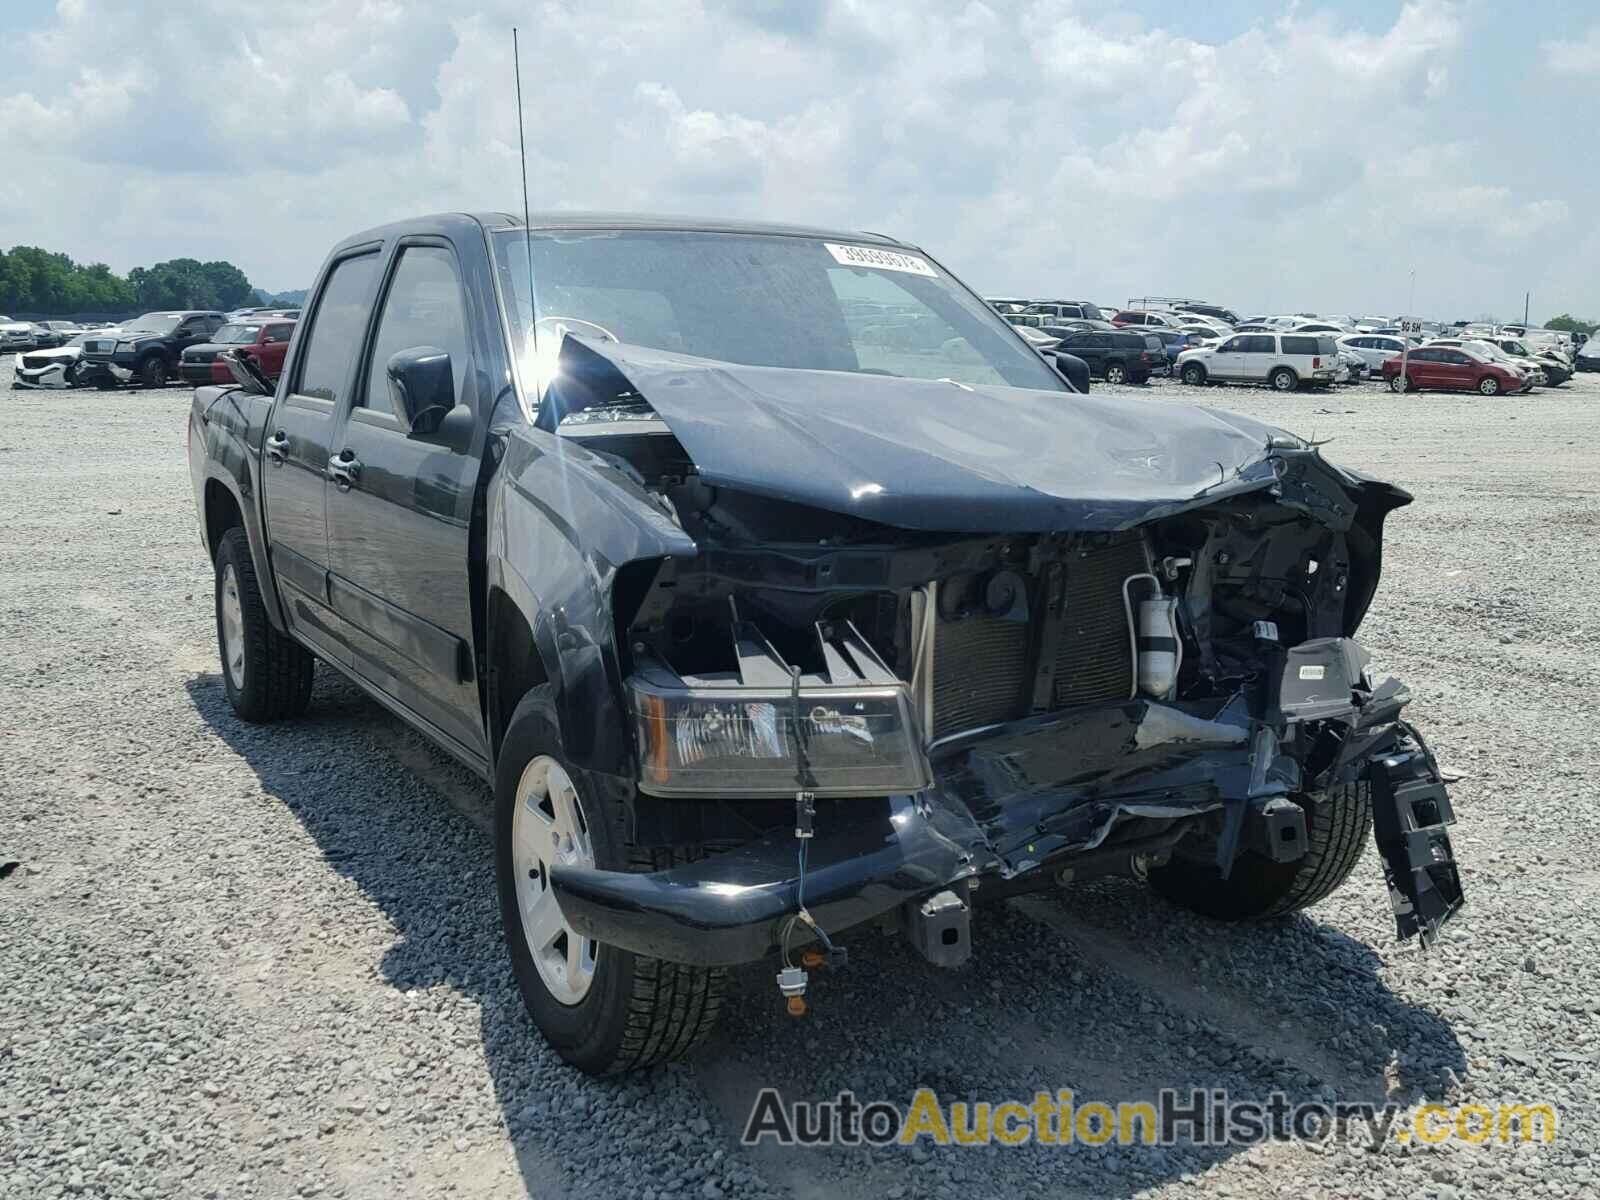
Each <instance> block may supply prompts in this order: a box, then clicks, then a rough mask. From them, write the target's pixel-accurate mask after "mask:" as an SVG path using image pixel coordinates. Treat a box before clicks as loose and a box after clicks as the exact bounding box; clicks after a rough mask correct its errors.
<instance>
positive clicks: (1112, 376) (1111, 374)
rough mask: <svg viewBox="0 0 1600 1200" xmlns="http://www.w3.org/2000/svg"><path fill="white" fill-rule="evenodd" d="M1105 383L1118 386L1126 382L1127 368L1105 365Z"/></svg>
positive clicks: (1111, 364) (1115, 364)
mask: <svg viewBox="0 0 1600 1200" xmlns="http://www.w3.org/2000/svg"><path fill="white" fill-rule="evenodd" d="M1106 382H1107V383H1112V384H1120V383H1127V382H1128V368H1127V367H1125V366H1123V365H1122V364H1121V363H1107V364H1106Z"/></svg>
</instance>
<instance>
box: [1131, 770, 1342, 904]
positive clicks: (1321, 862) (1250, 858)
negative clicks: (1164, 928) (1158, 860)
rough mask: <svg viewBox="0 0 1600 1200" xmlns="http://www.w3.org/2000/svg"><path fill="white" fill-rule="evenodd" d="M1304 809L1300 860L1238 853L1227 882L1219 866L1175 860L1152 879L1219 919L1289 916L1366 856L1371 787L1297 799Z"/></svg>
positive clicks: (1178, 900)
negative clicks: (1304, 845) (1304, 844)
mask: <svg viewBox="0 0 1600 1200" xmlns="http://www.w3.org/2000/svg"><path fill="white" fill-rule="evenodd" d="M1295 799H1296V800H1297V801H1298V802H1299V803H1300V804H1301V805H1302V806H1303V807H1304V808H1305V810H1306V834H1307V840H1308V842H1309V843H1310V844H1309V845H1308V847H1307V849H1306V853H1305V855H1304V856H1303V857H1302V858H1299V859H1297V860H1296V861H1294V862H1287V863H1279V862H1273V861H1272V860H1271V859H1269V858H1267V857H1265V856H1264V855H1260V854H1257V853H1256V852H1255V851H1253V850H1240V851H1239V855H1238V857H1237V858H1235V859H1234V862H1233V870H1232V871H1231V872H1229V874H1228V878H1227V879H1223V878H1222V874H1221V872H1220V871H1218V870H1217V866H1216V863H1215V862H1213V861H1212V860H1211V859H1210V858H1209V857H1207V858H1205V859H1203V860H1202V859H1183V858H1174V859H1173V860H1172V861H1171V862H1169V863H1167V864H1166V865H1165V866H1161V867H1156V868H1154V869H1152V870H1151V872H1150V883H1151V885H1152V886H1153V887H1154V888H1155V889H1156V891H1158V892H1160V893H1161V894H1162V895H1163V896H1165V897H1166V898H1167V899H1168V900H1171V901H1172V902H1173V903H1174V904H1176V905H1178V906H1179V907H1180V908H1187V909H1189V910H1190V911H1191V912H1197V913H1199V914H1200V915H1201V916H1206V917H1212V918H1215V919H1216V920H1219V921H1261V920H1267V919H1269V918H1272V917H1282V916H1287V915H1288V914H1289V913H1295V912H1299V911H1300V910H1301V909H1303V908H1309V907H1310V906H1311V905H1313V904H1316V903H1318V902H1320V901H1322V900H1326V899H1327V898H1328V897H1329V896H1331V895H1333V893H1334V892H1336V891H1337V890H1338V889H1339V887H1340V886H1341V885H1342V884H1343V883H1344V881H1345V880H1346V879H1348V878H1349V877H1350V872H1351V871H1353V870H1354V869H1355V865H1356V863H1357V862H1359V861H1360V859H1361V854H1362V852H1363V851H1364V850H1365V849H1366V846H1367V838H1368V836H1369V835H1370V834H1371V832H1372V792H1371V788H1370V785H1368V784H1365V783H1354V784H1348V785H1346V786H1345V787H1341V788H1334V789H1333V790H1331V791H1328V792H1319V793H1316V794H1312V795H1301V796H1296V797H1295Z"/></svg>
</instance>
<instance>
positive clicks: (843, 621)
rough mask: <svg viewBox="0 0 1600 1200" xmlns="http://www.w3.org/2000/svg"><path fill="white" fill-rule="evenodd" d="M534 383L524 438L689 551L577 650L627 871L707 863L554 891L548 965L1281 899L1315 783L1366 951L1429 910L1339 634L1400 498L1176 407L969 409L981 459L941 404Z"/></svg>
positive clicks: (682, 370)
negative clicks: (621, 748)
mask: <svg viewBox="0 0 1600 1200" xmlns="http://www.w3.org/2000/svg"><path fill="white" fill-rule="evenodd" d="M562 362H563V367H564V370H563V381H564V382H563V384H562V387H561V389H560V390H559V392H557V391H555V390H553V391H552V393H551V395H550V396H549V397H548V399H547V403H546V404H545V405H544V406H543V407H542V408H541V411H540V424H541V425H543V426H545V427H546V428H547V429H548V430H549V431H550V432H559V434H560V435H561V436H562V437H563V439H567V440H570V441H572V442H576V443H579V444H581V445H582V446H584V447H585V448H586V449H587V450H588V451H589V452H591V453H593V454H595V455H597V456H600V457H601V458H602V459H603V460H605V461H606V462H607V463H608V464H610V465H611V466H612V467H614V468H615V469H616V470H617V471H618V472H619V473H620V474H622V475H624V476H626V477H627V478H628V479H629V480H630V481H631V482H632V483H633V484H634V485H635V486H636V487H637V488H639V489H640V490H641V491H642V492H643V493H645V494H647V495H648V496H650V497H651V499H652V502H653V503H655V504H656V505H657V506H658V507H659V509H660V510H661V512H662V513H663V514H664V515H665V516H667V517H669V518H670V520H671V521H672V522H673V523H675V524H676V525H677V526H679V527H680V528H681V529H682V530H683V531H684V532H685V533H686V534H688V536H689V537H690V538H692V539H693V542H694V544H695V546H696V547H697V548H698V553H697V554H696V555H695V556H693V557H683V558H661V559H643V560H639V561H636V562H632V563H629V564H628V565H626V566H624V567H623V568H621V569H620V570H619V572H618V574H617V576H616V581H615V585H614V589H613V595H612V619H613V621H614V624H615V629H614V634H615V645H616V647H617V655H618V669H619V673H620V686H621V689H622V691H623V693H624V696H625V707H626V711H627V712H628V714H629V717H630V720H631V724H632V733H633V745H634V751H635V753H636V755H637V780H636V787H637V790H636V794H635V795H634V797H633V801H632V807H631V811H630V813H629V830H628V833H629V836H630V839H631V840H632V841H634V842H635V843H636V844H639V845H644V846H651V845H660V846H681V845H694V846H697V847H701V848H703V849H704V850H705V852H706V853H705V854H704V856H703V857H698V858H697V859H696V860H695V861H694V862H691V863H688V864H685V865H682V866H678V867H675V868H672V869H670V870H666V871H660V872H656V873H653V874H630V873H625V872H612V871H603V870H594V869H582V868H556V869H555V870H554V871H552V874H551V884H552V886H553V888H554V889H555V892H556V895H557V896H558V897H559V901H560V904H561V909H562V912H563V914H564V915H565V917H566V919H567V920H568V922H569V923H570V924H571V925H572V926H573V928H575V929H576V930H578V931H579V932H580V933H581V934H583V935H585V936H588V937H593V938H596V939H598V940H600V941H601V942H604V943H608V944H611V945H615V946H619V947H622V948H624V949H627V950H631V951H634V952H637V953H641V954H646V955H650V956H654V957H658V958H664V959H669V960H674V961H681V962H692V963H700V964H708V965H723V964H733V963H739V962H746V961H751V960H754V959H757V958H760V957H762V956H763V955H765V954H767V953H768V952H769V951H771V950H772V949H774V948H775V947H779V946H786V945H787V942H788V939H789V938H790V936H791V935H793V934H794V933H795V932H796V921H797V920H800V921H801V922H803V923H804V924H805V925H806V926H807V927H808V929H807V930H805V931H802V932H814V933H815V935H816V936H818V937H820V938H822V939H823V940H824V941H826V940H827V939H828V936H829V935H830V934H834V933H838V932H839V931H842V930H845V929H848V928H850V927H851V926H854V925H857V924H860V923H862V922H865V921H869V920H873V919H875V918H887V919H893V920H896V921H898V922H900V923H901V924H902V926H903V927H904V928H905V930H906V932H907V934H908V936H910V938H911V940H912V942H913V944H915V945H916V946H917V947H918V948H919V949H920V950H921V951H922V952H923V953H924V954H926V955H927V956H928V957H929V958H930V959H932V960H933V961H935V962H939V963H944V964H954V963H957V962H960V961H962V959H964V957H965V955H966V953H967V951H968V949H969V947H970V921H969V913H970V905H971V901H972V900H973V898H974V892H975V891H977V890H980V889H982V890H983V891H984V892H985V894H1009V893H1011V892H1015V891H1021V890H1026V889H1029V888H1034V887H1045V886H1053V885H1054V884H1055V883H1057V882H1065V881H1069V880H1073V879H1082V878H1087V877H1091V876H1093V875H1097V874H1106V873H1126V874H1133V875H1136V876H1139V877H1145V876H1147V875H1149V874H1150V873H1151V872H1162V871H1165V870H1170V869H1173V864H1187V865H1188V869H1191V870H1201V871H1206V872H1214V873H1215V877H1216V879H1217V880H1219V881H1222V882H1223V883H1226V881H1228V880H1229V879H1230V878H1231V877H1232V876H1233V875H1234V873H1235V872H1236V871H1239V870H1243V869H1246V868H1248V869H1250V870H1263V869H1265V868H1263V867H1262V864H1274V865H1281V866H1282V867H1283V869H1284V871H1286V872H1288V873H1290V874H1292V873H1293V871H1294V867H1295V864H1296V863H1298V862H1300V861H1301V860H1302V859H1304V858H1305V856H1306V855H1308V854H1312V853H1314V852H1316V851H1315V848H1314V847H1313V845H1312V838H1311V825H1310V819H1311V813H1312V811H1313V809H1314V807H1315V805H1316V804H1317V803H1319V802H1325V801H1319V800H1318V798H1319V797H1328V796H1330V795H1332V794H1335V793H1337V792H1340V791H1341V789H1349V788H1351V787H1359V788H1361V789H1364V792H1363V794H1364V795H1365V796H1366V797H1367V799H1366V801H1364V802H1366V803H1370V805H1371V810H1372V822H1373V826H1374V829H1375V833H1376V838H1377V841H1378V844H1379V849H1380V852H1381V855H1382V859H1383V866H1384V871H1385V874H1386V876H1387V878H1388V882H1389V888H1390V894H1391V897H1392V900H1393V904H1394V909H1395V914H1396V920H1397V925H1398V929H1399V933H1400V935H1401V936H1402V937H1409V936H1411V935H1412V934H1418V935H1420V936H1421V937H1422V939H1423V941H1424V942H1425V943H1426V942H1428V941H1431V940H1432V939H1433V938H1434V937H1435V936H1437V933H1438V930H1439V928H1440V926H1441V925H1442V924H1443V923H1444V922H1445V921H1446V920H1447V919H1449V917H1450V916H1451V915H1452V914H1453V913H1454V912H1455V911H1456V909H1457V908H1458V907H1459V906H1460V904H1461V887H1460V881H1459V877H1458V875H1457V872H1456V869H1455V866H1454V860H1453V856H1452V851H1451V848H1450V841H1449V837H1448V835H1447V833H1446V832H1445V827H1446V826H1447V825H1448V824H1449V823H1450V822H1451V820H1452V819H1453V817H1452V813H1451V810H1450V805H1449V800H1448V797H1447V795H1446V792H1445V789H1444V786H1443V783H1442V781H1441V779H1440V776H1439V772H1438V769H1437V765H1436V764H1435V762H1434V760H1433V758H1432V755H1431V754H1430V753H1429V751H1428V749H1427V746H1426V744H1425V743H1424V742H1423V741H1422V739H1421V737H1420V736H1419V735H1418V734H1417V733H1416V731H1415V730H1414V729H1412V728H1411V727H1410V726H1409V725H1408V724H1407V723H1406V722H1405V721H1404V720H1403V717H1402V711H1403V709H1404V707H1405V705H1406V703H1407V701H1408V700H1409V694H1408V693H1407V691H1406V689H1405V688H1404V687H1403V686H1402V685H1400V684H1399V683H1397V682H1396V681H1394V680H1389V681H1386V682H1384V683H1381V684H1374V682H1373V680H1372V679H1371V677H1370V676H1369V674H1368V671H1367V656H1366V654H1365V652H1364V651H1362V649H1361V648H1360V646H1359V645H1358V644H1357V643H1356V642H1354V641H1353V640H1352V635H1353V633H1354V632H1355V630H1356V627H1357V626H1358V625H1359V623H1360V621H1361V618H1362V616H1363V615H1364V614H1365V612H1366V609H1367V606H1368V604H1369V602H1370V600H1371V598H1372V595H1373V591H1374V589H1375V588H1376V585H1377V581H1378V574H1379V567H1380V547H1381V542H1382V529H1383V521H1384V517H1385V516H1386V514H1387V513H1388V512H1389V511H1391V510H1392V509H1394V508H1396V507H1399V506H1401V505H1403V504H1405V503H1407V502H1409V499H1410V497H1409V496H1407V495H1406V494H1405V493H1403V492H1401V491H1399V490H1398V489H1395V488H1392V487H1390V486H1388V485H1385V484H1381V483H1377V482H1375V481H1372V480H1367V479H1363V478H1360V477H1357V476H1354V475H1352V474H1349V473H1347V472H1344V471H1341V470H1339V469H1338V468H1336V467H1334V466H1332V465H1331V464H1329V463H1328V462H1326V460H1324V459H1323V458H1322V457H1321V455H1320V454H1319V453H1318V452H1317V450H1316V449H1314V448H1312V447H1309V446H1307V445H1305V444H1304V443H1301V442H1299V441H1298V440H1297V439H1294V438H1290V437H1288V436H1287V435H1284V434H1281V433H1280V432H1278V431H1275V430H1270V429H1268V428H1267V427H1265V426H1258V425H1256V424H1255V423H1254V422H1249V421H1247V420H1245V419H1243V418H1233V417H1227V416H1222V415H1219V414H1215V413H1212V412H1209V411H1207V410H1198V409H1187V408H1183V407H1181V406H1175V405H1164V404H1160V405H1157V404H1149V403H1148V402H1143V401H1125V400H1119V399H1115V398H1111V399H1108V398H1096V397H1088V396H1083V397H1080V396H1059V395H1047V394H1038V393H1024V392H1015V391H1012V390H1010V389H998V388H997V389H992V390H993V391H994V392H1006V393H1007V394H1006V395H1005V396H1004V400H1005V402H1006V413H1007V424H1008V426H1009V428H1007V429H1005V430H1003V431H997V430H994V429H991V428H989V427H988V426H986V424H985V422H984V419H983V413H982V411H981V409H982V406H983V405H984V404H986V403H989V402H991V401H992V400H993V399H994V397H992V396H988V395H986V394H985V392H984V390H982V389H977V390H975V389H973V388H970V387H958V386H954V385H948V384H947V382H943V381H941V382H927V381H914V380H896V379H873V378H864V377H847V376H841V375H840V374H838V373H832V372H806V371H769V370H765V369H762V368H746V367H738V366H734V365H732V364H727V363H716V362H710V361H708V360H700V359H690V358H686V357H684V356H678V355H670V354H664V353H661V352H655V351H642V350H638V349H637V348H634V347H626V346H620V345H614V344H613V345H604V346H593V345H588V344H585V343H584V342H582V341H580V340H579V339H577V338H574V337H568V338H567V339H566V344H565V346H564V348H563V355H562ZM1139 406H1143V407H1139ZM907 481H911V482H910V483H908V482H907ZM1241 864H1245V866H1243V867H1242V866H1241Z"/></svg>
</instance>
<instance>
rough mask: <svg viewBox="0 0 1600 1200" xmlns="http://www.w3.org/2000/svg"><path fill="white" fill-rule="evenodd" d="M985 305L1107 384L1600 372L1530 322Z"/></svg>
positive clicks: (1473, 379) (1448, 382)
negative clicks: (1159, 379)
mask: <svg viewBox="0 0 1600 1200" xmlns="http://www.w3.org/2000/svg"><path fill="white" fill-rule="evenodd" d="M989 303H990V305H991V306H992V307H994V308H995V309H996V311H998V312H1000V313H1001V315H1002V316H1004V317H1005V318H1006V320H1007V321H1009V322H1011V323H1012V324H1013V325H1015V326H1017V327H1018V331H1019V333H1020V334H1021V335H1022V337H1023V338H1024V339H1025V340H1026V341H1028V343H1029V344H1030V345H1032V346H1034V347H1035V348H1036V349H1038V350H1040V351H1042V352H1044V353H1047V354H1053V355H1070V356H1073V357H1075V358H1078V359H1081V360H1082V361H1083V362H1084V363H1085V364H1086V365H1087V367H1088V371H1089V373H1090V374H1091V375H1092V376H1093V377H1094V378H1096V379H1103V380H1105V381H1106V382H1108V383H1112V384H1120V383H1143V382H1145V381H1147V380H1148V379H1150V378H1151V377H1153V376H1158V375H1165V374H1169V373H1170V374H1173V375H1178V376H1180V377H1181V378H1182V379H1183V381H1184V382H1185V383H1187V384H1190V385H1191V386H1198V385H1201V384H1207V383H1249V384H1260V385H1266V386H1268V387H1271V388H1273V389H1275V390H1278V391H1292V390H1294V389H1297V388H1300V387H1306V386H1310V387H1329V386H1332V385H1333V384H1336V383H1356V382H1359V381H1360V380H1362V379H1363V378H1365V377H1366V376H1367V375H1368V374H1369V373H1370V374H1372V375H1374V376H1380V377H1382V378H1383V379H1384V380H1385V381H1386V382H1387V383H1388V384H1389V386H1390V387H1391V388H1393V389H1394V390H1395V391H1397V392H1400V391H1417V390H1423V389H1430V388H1431V389H1450V390H1467V391H1476V392H1479V393H1481V394H1484V395H1498V394H1502V393H1505V394H1514V393H1519V392H1526V391H1531V390H1532V389H1533V388H1536V387H1545V386H1549V387H1558V386H1560V385H1561V384H1563V383H1565V382H1567V380H1569V379H1570V378H1572V375H1573V373H1574V372H1575V371H1578V370H1595V369H1600V351H1595V350H1591V348H1590V347H1589V346H1586V345H1583V344H1582V343H1583V341H1584V337H1583V335H1582V334H1578V335H1568V334H1567V333H1565V332H1562V331H1556V330H1542V329H1530V328H1528V327H1527V326H1524V325H1504V326H1497V325H1492V324H1470V323H1467V322H1458V323H1457V324H1456V325H1454V326H1444V325H1438V324H1434V323H1426V324H1425V323H1422V322H1404V323H1402V322H1400V321H1391V320H1390V319H1388V318H1382V317H1368V318H1363V319H1361V320H1359V321H1357V320H1354V319H1352V318H1350V317H1347V316H1332V317H1318V316H1312V315H1309V314H1298V315H1296V316H1291V317H1273V316H1256V317H1248V318H1240V317H1238V316H1237V315H1236V314H1235V313H1233V311H1232V310H1230V309H1227V308H1224V307H1222V306H1220V305H1214V304H1210V303H1206V302H1203V301H1193V300H1180V299H1176V298H1170V297H1147V298H1140V299H1138V300H1132V301H1130V302H1129V304H1128V306H1127V307H1126V308H1121V309H1117V310H1115V311H1114V312H1112V315H1111V316H1110V318H1109V319H1107V318H1106V317H1105V316H1104V312H1105V310H1103V309H1101V308H1100V307H1099V306H1098V305H1094V304H1091V303H1089V302H1088V301H1061V300H1048V301H1022V300H1016V299H991V300H990V301H989ZM1575 341H1576V342H1577V343H1578V344H1577V345H1576V346H1575V345H1574V342H1575ZM1585 351H1590V352H1589V353H1585ZM1413 355H1415V358H1414V359H1413ZM1413 364H1414V365H1413Z"/></svg>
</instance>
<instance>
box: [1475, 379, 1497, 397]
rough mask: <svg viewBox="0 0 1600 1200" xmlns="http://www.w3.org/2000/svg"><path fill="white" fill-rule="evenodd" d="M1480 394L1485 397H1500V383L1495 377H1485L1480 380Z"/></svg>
mask: <svg viewBox="0 0 1600 1200" xmlns="http://www.w3.org/2000/svg"><path fill="white" fill-rule="evenodd" d="M1478 393H1479V394H1480V395H1483V396H1498V395H1499V394H1500V381H1499V380H1498V379H1496V378H1495V377H1494V376H1493V375H1485V376H1484V377H1483V378H1482V379H1480V380H1478Z"/></svg>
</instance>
